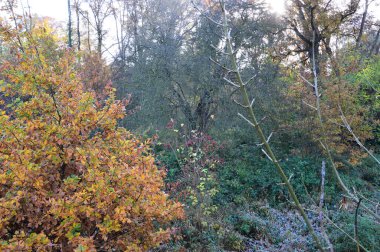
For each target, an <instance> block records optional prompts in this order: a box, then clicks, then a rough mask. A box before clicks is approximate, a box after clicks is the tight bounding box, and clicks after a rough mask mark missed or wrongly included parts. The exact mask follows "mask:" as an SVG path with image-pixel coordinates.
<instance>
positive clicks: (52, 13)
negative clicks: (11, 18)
mask: <svg viewBox="0 0 380 252" xmlns="http://www.w3.org/2000/svg"><path fill="white" fill-rule="evenodd" d="M27 1H29V4H30V6H31V10H32V13H33V14H34V13H36V14H38V15H39V16H49V17H53V18H54V19H56V20H58V21H66V20H67V0H23V2H24V3H26V2H27ZM173 1H174V0H173ZM266 1H267V2H268V4H269V6H270V7H271V9H272V11H273V12H275V13H278V14H282V13H284V11H285V1H286V0H266ZM339 1H341V2H344V0H339ZM376 2H377V6H375V5H376ZM371 9H372V11H373V14H375V15H377V16H378V19H380V0H375V3H374V4H372V8H371Z"/></svg>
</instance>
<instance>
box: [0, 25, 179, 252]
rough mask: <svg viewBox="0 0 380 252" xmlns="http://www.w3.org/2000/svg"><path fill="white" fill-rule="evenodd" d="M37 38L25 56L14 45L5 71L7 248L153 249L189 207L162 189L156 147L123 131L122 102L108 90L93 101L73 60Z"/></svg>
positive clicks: (2, 120) (2, 209)
mask: <svg viewBox="0 0 380 252" xmlns="http://www.w3.org/2000/svg"><path fill="white" fill-rule="evenodd" d="M45 31H46V29H45ZM42 34H43V35H44V37H49V36H48V34H45V33H42ZM3 35H4V33H3ZM6 35H7V36H12V31H10V32H9V33H6ZM37 35H38V33H37V34H36V33H30V34H29V33H27V34H26V35H25V37H23V38H22V40H23V41H24V44H23V45H22V51H21V50H20V48H17V47H12V44H9V47H10V48H12V49H11V50H10V52H13V54H12V53H11V54H10V55H9V56H8V60H6V59H3V62H4V63H3V64H2V66H1V69H2V73H1V74H2V75H1V77H2V80H1V81H2V82H1V86H0V89H1V92H2V94H3V95H4V97H7V100H8V101H12V102H7V103H5V101H3V103H5V105H6V106H5V107H3V108H0V139H1V142H0V250H2V251H4V250H5V251H25V250H26V251H31V250H33V251H35V250H39V251H47V250H53V251H61V250H76V251H90V250H94V249H99V250H102V251H111V250H113V251H121V250H123V251H125V250H127V251H146V250H147V249H148V248H151V247H155V246H158V245H159V244H161V243H162V242H164V241H167V240H169V239H170V237H171V234H172V229H171V228H170V227H168V226H167V224H170V222H171V221H172V220H174V219H177V218H180V217H182V216H183V213H182V207H181V204H179V203H176V202H174V201H172V200H169V199H168V195H167V194H165V193H164V192H163V191H162V187H163V185H164V183H163V177H164V173H163V172H162V171H160V170H159V169H158V168H157V167H156V165H155V164H154V157H153V156H152V155H151V153H150V150H149V142H141V141H140V140H139V139H138V138H136V137H135V136H134V135H133V134H131V133H130V132H128V131H127V130H126V129H124V128H118V127H117V120H118V119H121V118H123V117H124V104H123V103H122V102H119V101H116V100H115V96H114V90H113V89H112V88H111V87H108V91H107V93H108V95H107V97H108V98H107V100H106V101H105V102H104V104H99V102H96V98H95V94H94V93H89V92H84V91H83V87H82V84H81V82H80V80H79V79H78V77H77V74H76V70H75V68H74V66H75V62H76V56H75V55H74V54H73V53H71V52H68V51H66V50H65V49H61V48H59V47H58V46H57V47H56V52H59V53H58V54H57V55H56V56H59V57H52V56H51V55H50V56H49V53H48V52H50V51H45V50H44V49H45V48H44V47H39V43H42V44H44V42H43V41H40V37H36V36H37ZM14 36H22V35H20V34H15V35H14ZM44 37H43V38H44ZM3 39H4V40H5V41H10V40H11V38H9V37H5V38H3ZM36 41H39V43H36ZM19 46H20V45H19Z"/></svg>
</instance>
